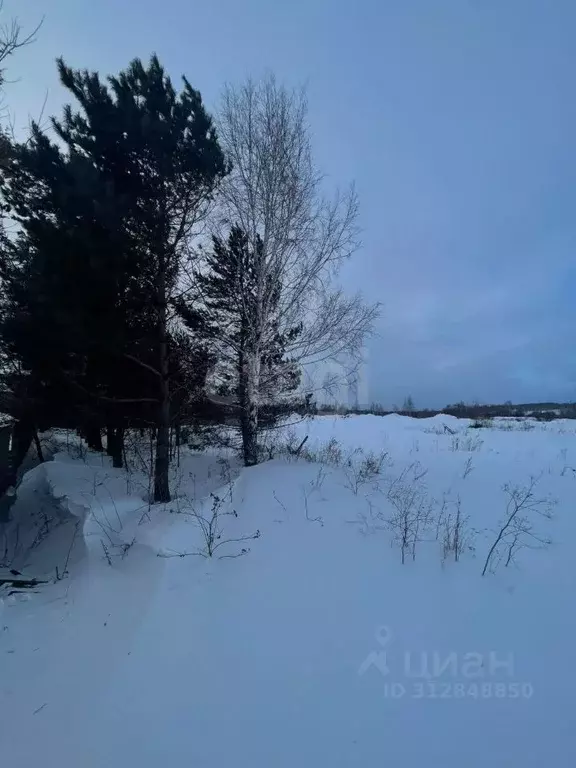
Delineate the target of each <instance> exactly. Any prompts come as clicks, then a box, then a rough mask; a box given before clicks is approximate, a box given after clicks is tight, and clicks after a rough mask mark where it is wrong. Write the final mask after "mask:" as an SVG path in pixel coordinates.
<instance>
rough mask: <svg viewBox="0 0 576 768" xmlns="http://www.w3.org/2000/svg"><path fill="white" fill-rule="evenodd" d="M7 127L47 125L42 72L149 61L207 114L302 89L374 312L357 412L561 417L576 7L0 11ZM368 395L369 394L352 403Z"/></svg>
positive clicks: (151, 4)
mask: <svg viewBox="0 0 576 768" xmlns="http://www.w3.org/2000/svg"><path fill="white" fill-rule="evenodd" d="M3 15H4V17H5V20H8V19H9V18H10V17H11V16H13V15H18V16H19V18H20V20H21V21H22V23H23V24H24V25H25V26H26V27H29V28H30V27H31V26H32V25H34V24H35V23H36V22H37V21H38V20H39V19H40V18H41V17H42V16H45V21H44V25H43V27H42V29H41V31H40V33H39V36H38V41H37V42H36V44H35V45H33V46H31V47H30V48H28V49H26V50H25V51H21V52H20V53H19V54H18V57H17V58H15V59H14V60H13V61H12V62H11V63H10V69H9V77H11V78H12V79H13V80H15V81H16V82H14V83H12V84H11V85H10V86H9V87H8V88H7V103H8V105H9V107H10V108H11V111H12V112H13V113H15V118H16V125H17V127H23V126H25V124H26V122H27V119H28V117H29V116H30V115H31V116H33V117H37V116H38V114H39V113H40V110H41V107H42V103H43V101H44V98H45V95H46V93H48V99H47V106H46V112H47V114H51V113H54V112H58V111H59V109H60V107H61V104H62V102H63V99H64V98H65V94H64V92H63V91H62V89H61V88H60V86H59V85H58V82H57V78H56V75H55V66H54V59H55V58H56V56H58V55H63V56H64V58H65V59H66V61H67V62H68V63H69V64H71V65H73V66H77V67H88V68H89V69H98V70H100V71H101V72H102V73H116V72H117V71H118V70H119V69H121V68H123V67H124V66H126V64H127V63H128V61H129V60H130V59H131V58H133V57H135V56H140V57H144V58H147V57H148V56H149V55H150V53H151V52H152V51H155V52H157V53H158V55H159V57H160V59H161V61H162V62H163V63H164V64H165V65H166V67H167V68H168V70H169V71H170V73H171V74H172V75H173V76H174V77H175V78H176V77H177V76H178V75H180V74H181V73H185V74H186V75H187V76H188V77H189V79H190V80H191V82H192V84H193V85H194V86H195V87H196V88H198V89H199V90H200V91H201V92H202V94H203V96H204V99H205V101H206V102H207V104H208V105H209V106H210V107H214V106H215V104H216V102H217V99H218V95H219V93H220V90H221V86H222V83H223V82H225V81H237V80H238V79H243V78H244V77H245V76H246V75H248V74H252V75H255V76H258V75H261V74H263V73H265V72H267V71H274V72H275V73H276V74H277V76H278V78H279V79H281V80H283V81H284V82H286V83H287V84H294V85H299V84H302V83H308V91H309V101H310V112H311V124H312V128H313V131H314V146H315V153H316V157H317V160H318V163H319V164H320V166H321V167H322V169H323V170H324V171H325V172H326V174H327V175H328V177H329V180H330V182H332V183H333V184H334V185H337V184H338V185H345V184H346V183H347V182H348V181H350V180H355V182H356V185H357V188H358V192H359V195H360V203H361V222H360V223H361V227H362V229H363V236H362V240H363V246H362V250H361V251H360V252H359V253H358V254H357V255H356V256H355V257H354V259H353V261H352V262H351V263H350V265H349V266H348V267H347V269H346V271H345V273H344V275H343V278H344V282H345V286H346V287H350V288H351V289H357V288H360V289H361V290H362V291H363V292H364V293H365V294H366V296H367V297H368V298H370V299H372V300H379V301H381V302H382V303H383V313H382V319H381V321H380V324H379V328H378V335H377V337H376V338H375V339H374V340H373V341H372V343H371V344H370V347H369V350H368V364H367V373H366V376H367V387H368V392H367V394H366V395H365V396H366V397H367V398H368V399H369V400H379V401H381V402H382V403H384V404H385V405H391V404H392V403H395V402H401V401H402V400H403V398H404V396H405V395H406V394H408V393H411V394H412V396H413V398H414V400H415V402H416V405H419V406H442V405H445V404H446V403H448V402H454V401H457V400H462V399H463V400H467V401H468V400H469V401H473V400H479V401H481V402H502V401H505V400H513V401H527V400H535V399H538V400H548V399H552V400H573V399H576V348H575V344H574V335H575V330H576V303H575V301H574V297H575V292H576V259H575V255H576V249H575V246H576V215H575V213H576V211H575V207H576V151H575V150H576V44H575V40H576V2H575V0H393V1H392V0H354V1H353V0H204V1H203V2H200V1H194V0H162V2H159V1H158V0H5V8H4V12H3ZM363 389H365V388H363Z"/></svg>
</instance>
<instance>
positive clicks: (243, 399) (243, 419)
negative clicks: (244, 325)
mask: <svg viewBox="0 0 576 768" xmlns="http://www.w3.org/2000/svg"><path fill="white" fill-rule="evenodd" d="M253 357H254V354H253V353H252V354H247V353H246V354H244V355H243V359H242V363H241V370H242V372H241V379H240V423H241V430H242V449H243V454H244V466H245V467H252V466H254V465H255V464H258V381H257V376H258V370H257V367H256V364H255V361H254V360H253V359H251V358H253Z"/></svg>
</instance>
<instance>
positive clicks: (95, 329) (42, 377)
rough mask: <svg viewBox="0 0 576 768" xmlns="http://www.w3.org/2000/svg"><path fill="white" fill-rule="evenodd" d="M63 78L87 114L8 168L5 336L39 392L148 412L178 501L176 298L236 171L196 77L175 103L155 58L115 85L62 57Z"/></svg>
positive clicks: (159, 483) (165, 490)
mask: <svg viewBox="0 0 576 768" xmlns="http://www.w3.org/2000/svg"><path fill="white" fill-rule="evenodd" d="M58 68H59V72H60V78H61V81H62V83H63V85H64V86H65V87H66V88H67V89H68V90H69V91H70V92H71V93H72V94H73V95H74V96H75V98H76V99H77V101H78V102H79V105H80V109H79V111H78V112H74V111H73V109H72V107H70V106H67V107H66V108H65V110H64V114H63V117H62V119H61V120H56V119H54V120H53V127H54V129H55V131H56V133H57V135H58V137H59V140H60V144H61V145H62V147H63V149H60V147H59V145H57V144H55V143H54V142H51V141H50V140H49V139H48V138H47V137H46V136H45V135H44V134H43V133H42V132H41V131H40V129H39V128H38V126H33V131H32V137H31V140H30V141H29V142H28V143H27V144H25V145H22V146H19V147H17V148H16V150H15V152H14V156H13V162H12V164H11V167H10V168H9V169H8V183H7V185H6V188H5V197H6V200H7V202H8V204H9V206H10V207H11V208H12V209H13V210H14V211H15V213H16V216H17V217H18V219H19V221H20V223H21V226H22V230H23V233H24V234H23V237H22V238H20V243H19V244H18V247H17V248H16V254H17V256H16V257H15V258H14V257H13V256H12V254H6V252H5V254H4V256H5V257H4V258H3V260H2V261H3V267H4V271H5V272H6V273H7V274H8V273H9V280H8V283H9V285H10V288H9V290H8V302H7V306H8V308H9V309H8V311H7V312H5V322H4V324H3V325H4V331H3V335H4V336H5V338H6V339H7V343H8V346H9V347H10V348H11V351H12V352H13V353H15V354H16V353H17V354H18V356H19V359H21V360H22V362H23V365H24V368H25V369H27V370H29V371H31V372H33V374H34V376H35V380H36V381H37V382H39V384H40V385H41V386H44V385H46V383H48V384H50V385H52V386H53V385H54V382H56V381H58V380H59V379H65V380H66V382H67V383H68V384H69V386H70V387H72V388H73V389H74V391H75V392H76V393H77V395H78V397H79V398H80V399H81V393H82V394H83V395H84V397H85V400H86V403H87V404H88V405H92V406H93V405H94V399H96V402H97V403H98V404H100V405H102V404H104V406H105V408H106V409H108V410H109V412H110V414H111V418H112V417H114V416H115V414H117V406H119V405H120V406H122V408H126V407H128V406H134V407H135V408H137V409H138V413H139V415H140V417H142V413H141V412H142V408H146V407H148V409H149V411H150V421H151V422H152V423H154V425H155V426H156V434H157V443H156V465H155V482H154V497H155V500H156V501H167V500H169V499H170V492H169V486H168V465H169V430H170V425H171V400H172V394H173V389H174V387H173V384H174V382H173V379H174V377H175V376H176V378H177V373H175V371H178V368H179V366H178V365H175V360H174V356H175V354H176V350H177V349H180V348H181V343H180V346H179V345H178V344H177V343H176V342H175V339H174V334H173V333H171V328H170V307H171V301H172V299H173V298H174V296H175V295H177V293H178V290H179V278H180V272H181V266H182V262H183V259H185V258H186V254H187V251H188V249H189V245H190V239H191V237H192V236H193V234H194V226H195V225H196V224H197V223H198V221H199V220H200V219H201V218H202V216H204V215H205V213H206V207H207V205H208V204H209V202H210V201H211V198H212V195H213V192H214V190H215V188H216V186H217V184H218V182H219V180H220V179H221V178H222V177H223V176H224V175H225V173H226V170H227V169H226V164H225V161H224V157H223V154H222V151H221V149H220V147H219V144H218V140H217V137H216V134H215V131H214V128H213V126H212V121H211V119H210V117H209V116H208V114H207V113H206V111H205V109H204V107H203V104H202V100H201V97H200V94H199V93H198V92H197V91H195V90H194V89H193V88H192V87H191V86H190V84H189V83H188V81H187V80H186V79H184V87H183V89H182V91H181V92H180V93H177V92H176V91H175V89H174V87H173V85H172V83H171V81H170V78H169V77H168V76H167V75H166V74H165V72H164V70H163V68H162V66H161V65H160V63H159V61H158V59H157V58H156V57H152V59H151V61H150V64H149V65H148V66H147V67H145V66H144V65H143V64H142V62H141V61H139V60H135V61H133V62H132V63H131V65H130V66H129V67H128V69H127V70H125V71H123V72H121V73H120V74H119V75H118V77H110V78H108V81H107V82H102V81H101V79H100V77H99V75H98V74H97V73H89V72H87V71H74V70H72V69H70V68H69V67H67V66H66V65H65V64H64V62H63V61H62V60H60V61H59V62H58ZM42 345H43V347H44V348H43V352H44V353H48V352H49V355H47V357H48V359H47V360H46V362H45V363H44V364H42V362H41V359H40V358H41V355H40V354H39V349H41V348H42ZM43 366H44V367H43ZM181 386H182V382H181V381H180V382H179V383H178V388H180V387H181Z"/></svg>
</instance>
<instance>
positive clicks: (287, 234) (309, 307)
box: [219, 77, 378, 464]
mask: <svg viewBox="0 0 576 768" xmlns="http://www.w3.org/2000/svg"><path fill="white" fill-rule="evenodd" d="M219 117H220V120H219V134H220V140H221V143H222V146H223V148H224V150H225V152H226V154H227V156H228V158H229V160H230V161H231V163H232V172H231V174H230V175H229V176H228V177H227V179H226V180H225V182H224V184H223V188H222V217H221V220H220V222H219V223H220V224H221V225H223V226H226V227H229V228H231V227H233V226H237V227H239V228H240V229H241V230H242V231H243V232H244V233H245V234H246V237H247V239H248V243H249V247H250V250H251V252H252V253H254V254H257V258H256V264H255V273H256V280H255V285H256V287H255V296H254V295H252V294H250V295H249V296H244V295H243V294H242V292H241V291H240V292H239V295H238V302H239V303H240V304H242V305H245V306H246V310H248V309H249V311H246V312H245V315H246V317H247V329H246V330H247V333H246V338H245V344H244V349H243V374H241V386H240V388H239V392H240V407H241V411H242V414H243V419H244V424H243V439H244V443H245V445H244V455H245V462H246V464H255V463H256V462H257V460H258V458H257V456H258V454H257V433H258V409H259V405H260V402H261V397H262V393H263V391H264V390H265V389H269V386H270V382H265V380H264V378H265V377H264V376H263V371H262V351H263V350H264V349H266V348H267V347H269V345H270V344H271V343H272V342H273V339H272V337H273V336H274V335H275V334H277V333H278V332H280V333H282V334H285V336H286V338H287V339H288V341H287V344H286V346H285V350H284V351H285V354H286V355H287V356H288V357H289V358H290V359H291V360H292V361H294V362H295V363H297V364H298V365H299V366H301V367H302V366H306V365H311V364H314V363H316V364H317V363H322V362H325V361H328V360H335V359H339V358H344V357H345V358H346V359H347V360H348V361H350V360H353V359H355V358H357V357H358V356H359V354H360V351H361V348H362V343H363V341H364V338H365V336H366V334H367V333H368V332H369V331H370V330H371V328H372V324H373V322H374V320H375V318H376V315H377V312H378V307H377V306H367V305H365V304H364V302H363V301H362V299H361V297H360V296H359V295H355V296H347V295H345V293H344V292H343V291H342V290H340V289H339V288H338V286H337V285H336V284H335V279H336V277H337V274H338V270H339V267H340V266H341V264H342V263H343V261H344V260H345V259H346V258H347V257H348V256H350V255H351V254H352V253H353V252H354V251H355V250H356V248H357V247H358V228H357V224H356V221H357V214H358V201H357V197H356V193H355V191H354V188H353V187H351V188H350V190H349V191H348V192H347V193H346V194H340V193H336V195H335V196H334V197H333V198H332V199H330V200H329V199H327V198H325V197H324V196H323V193H322V185H323V178H322V176H321V174H320V173H319V172H318V170H317V168H316V166H315V165H314V162H313V158H312V150H311V143H310V130H309V127H308V122H307V102H306V97H305V93H304V92H303V91H292V90H288V89H287V88H285V87H284V86H282V85H280V84H278V83H277V82H276V80H275V78H274V77H268V78H267V79H265V80H264V81H263V82H261V83H255V82H253V81H251V80H249V81H248V82H247V83H246V84H245V85H243V86H241V87H239V88H236V87H231V86H229V87H227V88H226V89H225V92H224V96H223V100H222V107H221V111H220V115H219ZM270 285H274V286H279V292H278V293H276V292H274V296H273V295H272V292H271V291H270V290H267V288H268V286H270ZM298 326H301V330H300V332H299V333H298V334H292V335H290V330H291V329H293V328H295V327H298Z"/></svg>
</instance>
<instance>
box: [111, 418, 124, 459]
mask: <svg viewBox="0 0 576 768" xmlns="http://www.w3.org/2000/svg"><path fill="white" fill-rule="evenodd" d="M108 450H110V448H109V449H108ZM111 450H112V453H111V454H110V455H111V456H112V466H113V467H114V468H115V469H122V467H123V466H124V463H123V461H122V457H123V455H124V428H123V427H116V429H114V430H113V437H112V448H111Z"/></svg>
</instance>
